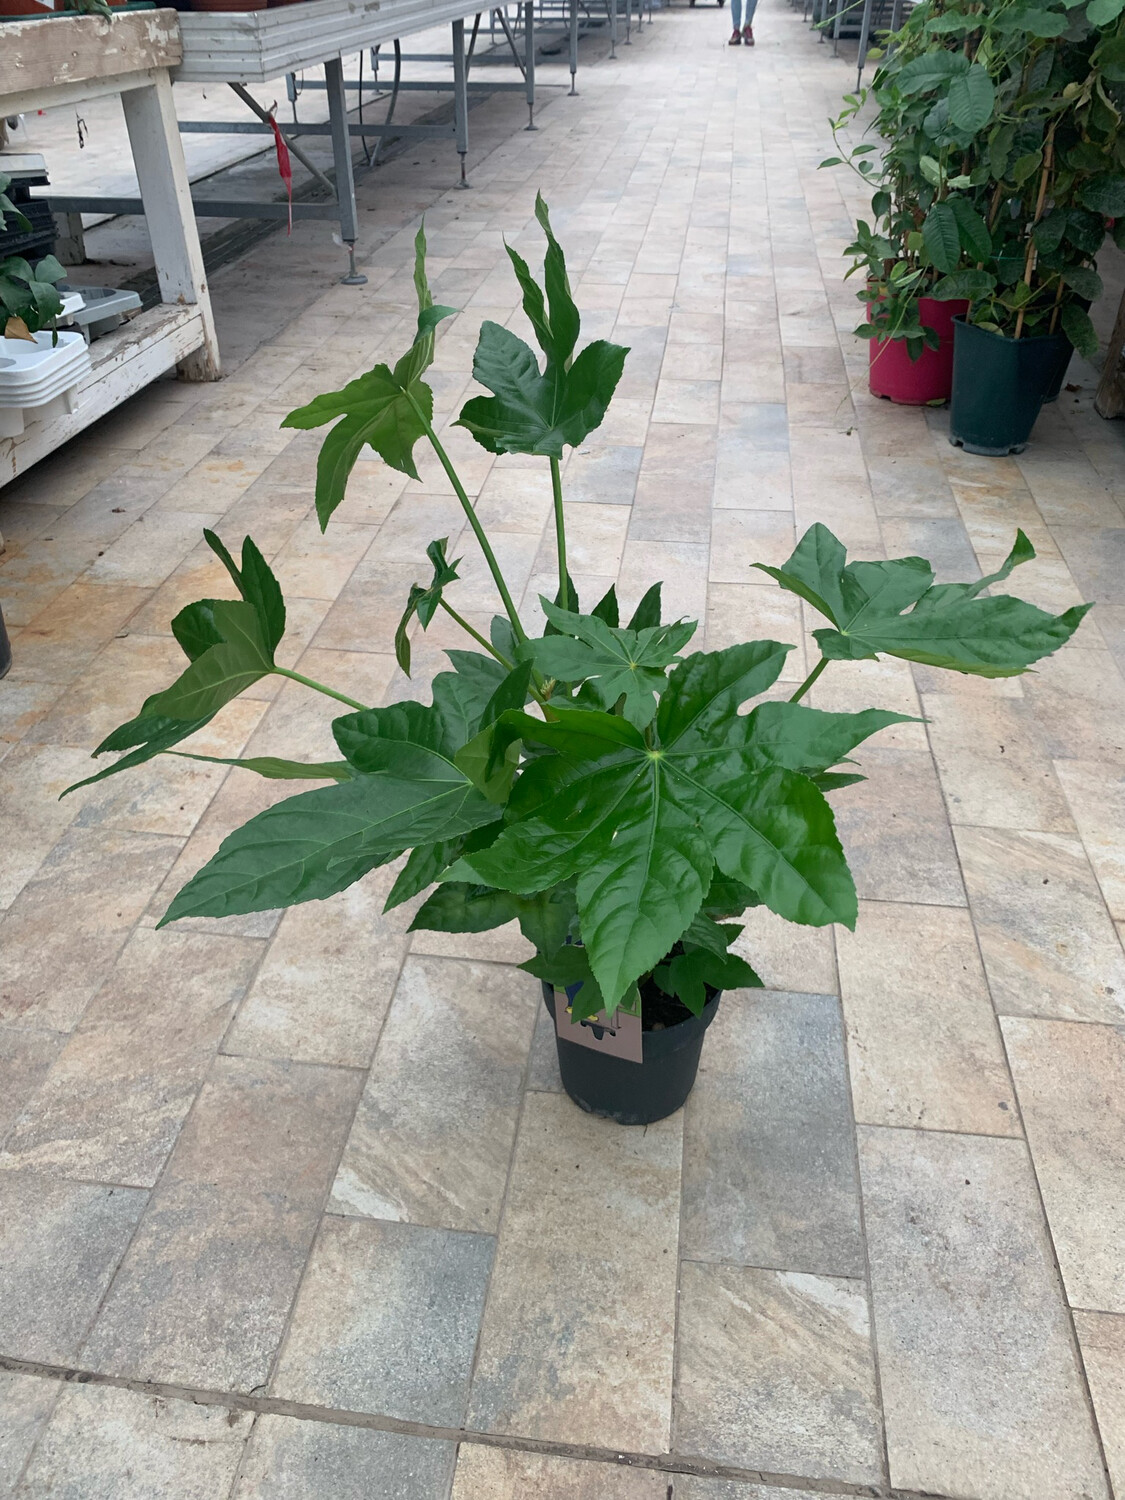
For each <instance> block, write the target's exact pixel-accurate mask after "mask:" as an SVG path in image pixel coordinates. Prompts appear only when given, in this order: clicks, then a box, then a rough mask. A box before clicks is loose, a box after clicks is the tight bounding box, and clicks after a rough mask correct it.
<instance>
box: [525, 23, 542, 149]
mask: <svg viewBox="0 0 1125 1500" xmlns="http://www.w3.org/2000/svg"><path fill="white" fill-rule="evenodd" d="M523 47H524V53H523V76H524V81H525V82H526V84H527V127H526V128H527V129H528V130H538V129H539V126H538V125H536V123H535V0H527V4H526V5H525V6H524V8H523Z"/></svg>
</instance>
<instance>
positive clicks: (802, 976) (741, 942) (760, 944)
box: [732, 906, 840, 995]
mask: <svg viewBox="0 0 1125 1500" xmlns="http://www.w3.org/2000/svg"><path fill="white" fill-rule="evenodd" d="M738 920H739V922H741V923H742V924H743V928H744V930H743V932H742V935H741V936H740V937H738V938H736V939H735V941H734V944H733V947H732V951H733V952H735V953H739V954H741V955H742V957H743V958H744V959H746V961H747V963H748V964H750V966H751V967H752V968H753V969H754V970H755V972H756V973H757V975H758V977H759V978H760V979H761V980H762V982H763V983H764V984H765V985H766V987H767V989H771V990H783V991H792V992H795V993H800V992H804V993H807V994H816V995H835V994H838V993H839V989H840V984H839V980H838V979H837V977H836V950H835V946H834V944H833V941H832V931H831V929H830V928H827V927H798V926H796V925H795V924H794V923H793V922H786V921H785V920H784V918H782V917H779V916H776V915H775V914H774V913H773V912H772V911H770V910H768V908H766V907H764V906H757V907H754V908H753V909H752V910H750V911H748V912H744V913H743V914H742V916H741V917H739V918H738Z"/></svg>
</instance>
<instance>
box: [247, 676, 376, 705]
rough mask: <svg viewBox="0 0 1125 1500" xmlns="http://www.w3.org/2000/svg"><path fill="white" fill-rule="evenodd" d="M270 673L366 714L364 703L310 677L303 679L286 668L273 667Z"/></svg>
mask: <svg viewBox="0 0 1125 1500" xmlns="http://www.w3.org/2000/svg"><path fill="white" fill-rule="evenodd" d="M271 671H272V672H273V673H274V674H275V675H276V676H278V677H291V678H292V679H293V681H294V682H301V683H303V684H304V685H305V687H310V688H312V689H313V690H314V691H315V692H318V693H323V694H324V695H325V697H327V698H335V699H336V700H337V702H339V703H346V704H347V705H348V707H349V708H356V709H358V710H359V711H360V713H364V712H366V710H367V708H368V705H367V704H366V703H358V702H357V701H356V700H355V699H354V698H349V697H348V695H347V694H346V693H338V692H337V691H336V689H335V688H330V687H325V685H324V683H323V682H317V681H316V680H315V678H312V677H303V676H302V675H301V673H300V672H292V671H290V669H289V668H288V667H273V668H271Z"/></svg>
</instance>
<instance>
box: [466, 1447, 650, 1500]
mask: <svg viewBox="0 0 1125 1500" xmlns="http://www.w3.org/2000/svg"><path fill="white" fill-rule="evenodd" d="M668 1484H669V1476H668V1475H666V1474H656V1473H653V1471H652V1470H651V1469H627V1468H617V1467H615V1466H614V1465H613V1464H604V1463H591V1462H590V1461H589V1460H584V1459H580V1458H555V1457H551V1456H550V1455H548V1454H542V1453H517V1452H513V1451H512V1450H511V1449H506V1448H486V1447H483V1446H480V1445H478V1444H475V1443H462V1444H461V1449H460V1453H459V1455H458V1458H457V1473H456V1475H455V1477H454V1481H453V1500H524V1497H525V1496H529V1495H534V1496H535V1497H536V1500H667V1496H668Z"/></svg>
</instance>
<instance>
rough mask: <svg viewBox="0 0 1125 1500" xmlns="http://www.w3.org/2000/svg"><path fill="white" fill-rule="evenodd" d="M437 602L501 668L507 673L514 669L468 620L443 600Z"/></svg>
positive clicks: (512, 664)
mask: <svg viewBox="0 0 1125 1500" xmlns="http://www.w3.org/2000/svg"><path fill="white" fill-rule="evenodd" d="M438 602H439V603H440V604H441V607H442V609H444V610H445V612H446V614H447V615H448V616H449V618H450V619H451V620H453V621H454V622H455V623H456V624H458V625H460V627H461V629H462V630H463V631H465V633H466V634H467V635H471V636H472V638H473V640H474V641H476V643H477V645H478V646H483V647H484V649H485V650H486V651H487V652H488V654H489V656H494V657H495V658H496V660H497V661H498V662H499V663H500V665H501V666H502V667H506V668H507V669H508V671H509V672H511V671H512V670H513V669H514V665H515V664H514V663H513V662H510V661H509V660H508V658H507V657H506V656H505V655H504V654H503V652H501V651H497V649H496V647H495V646H494V645H493V644H492V642H491V641H486V640H485V638H484V636H483V635H481V633H480V631H479V630H474V629H473V627H472V626H471V625H470V624H469V622H468V620H466V619H465V617H464V615H459V614H458V613H457V611H456V610H455V609H454V608H453V606H452V605H451V604H447V603H446V602H445V600H444V599H441V600H439V601H438Z"/></svg>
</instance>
